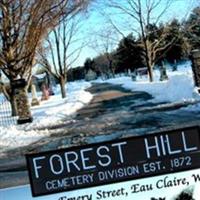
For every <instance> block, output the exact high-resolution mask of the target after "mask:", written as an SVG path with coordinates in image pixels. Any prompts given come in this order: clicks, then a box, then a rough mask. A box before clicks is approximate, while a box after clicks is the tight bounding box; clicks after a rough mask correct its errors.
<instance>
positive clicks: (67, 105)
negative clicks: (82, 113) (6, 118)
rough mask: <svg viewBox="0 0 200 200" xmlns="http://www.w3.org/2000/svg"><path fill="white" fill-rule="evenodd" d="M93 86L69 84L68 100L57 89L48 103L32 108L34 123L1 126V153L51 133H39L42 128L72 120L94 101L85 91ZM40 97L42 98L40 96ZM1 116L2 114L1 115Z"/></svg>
mask: <svg viewBox="0 0 200 200" xmlns="http://www.w3.org/2000/svg"><path fill="white" fill-rule="evenodd" d="M90 86H91V84H90V83H89V82H85V81H77V82H72V83H68V84H67V87H68V88H67V89H68V90H67V91H68V92H67V95H68V96H67V98H65V99H62V98H61V96H60V94H59V87H57V88H55V90H54V91H55V95H54V96H51V97H50V99H49V100H48V101H42V102H41V104H40V105H39V106H35V107H32V108H31V111H32V115H33V119H34V120H33V123H29V124H24V125H7V124H3V125H1V126H0V138H1V140H0V152H1V151H4V150H6V149H10V148H16V147H20V146H25V145H29V144H31V143H33V142H36V141H38V140H39V139H41V138H43V137H46V136H48V135H49V134H50V132H49V131H48V130H47V129H46V130H44V131H38V129H39V128H41V127H47V126H52V125H56V124H59V123H60V122H61V121H62V120H63V119H68V120H72V115H73V114H75V113H76V111H77V110H78V109H80V108H82V107H83V106H85V105H86V104H87V103H89V102H90V100H91V99H92V95H91V94H90V93H89V92H87V91H85V89H87V88H88V87H90ZM38 96H41V94H40V95H38ZM0 114H1V113H0Z"/></svg>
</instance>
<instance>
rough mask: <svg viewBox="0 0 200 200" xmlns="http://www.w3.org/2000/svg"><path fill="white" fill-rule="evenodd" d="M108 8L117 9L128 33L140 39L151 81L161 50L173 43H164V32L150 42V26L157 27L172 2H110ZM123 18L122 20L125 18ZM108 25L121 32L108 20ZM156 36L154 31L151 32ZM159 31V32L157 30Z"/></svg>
mask: <svg viewBox="0 0 200 200" xmlns="http://www.w3.org/2000/svg"><path fill="white" fill-rule="evenodd" d="M108 4H109V6H110V7H112V8H114V9H117V10H118V11H119V12H120V14H122V15H125V16H126V18H127V19H128V22H127V24H126V25H127V26H128V28H129V30H130V31H132V32H134V33H136V34H137V35H138V37H139V38H140V39H141V45H142V47H143V50H144V60H145V64H146V66H147V69H148V73H149V80H150V81H151V82H152V81H153V67H154V65H155V63H156V61H157V59H158V55H159V54H160V52H163V50H165V49H168V48H169V46H170V45H171V44H172V43H173V42H174V41H173V40H172V41H170V42H168V43H165V36H166V30H165V29H163V30H162V32H159V37H158V38H156V39H155V40H151V35H152V29H151V26H152V25H154V26H157V25H158V24H159V23H160V22H161V19H162V17H163V15H164V14H165V13H166V12H167V10H168V9H169V7H170V6H171V4H172V0H120V1H115V0H111V1H110V3H108ZM125 16H124V18H125ZM108 19H109V21H110V23H111V24H112V25H113V27H115V29H116V30H118V32H119V33H120V34H121V35H122V36H124V35H123V32H122V31H121V30H120V28H119V27H118V26H117V24H116V23H114V21H113V20H112V19H111V17H109V18H108ZM153 31H154V33H153V34H156V33H155V32H156V30H153ZM159 31H160V30H159Z"/></svg>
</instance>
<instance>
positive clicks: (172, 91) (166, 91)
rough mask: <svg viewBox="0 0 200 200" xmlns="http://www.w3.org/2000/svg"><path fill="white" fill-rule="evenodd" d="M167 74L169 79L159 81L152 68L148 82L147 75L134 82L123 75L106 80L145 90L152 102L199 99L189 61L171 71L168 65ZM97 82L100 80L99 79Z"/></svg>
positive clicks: (158, 75) (133, 88)
mask: <svg viewBox="0 0 200 200" xmlns="http://www.w3.org/2000/svg"><path fill="white" fill-rule="evenodd" d="M167 75H168V77H169V80H167V81H162V82H161V81H159V79H160V72H159V70H154V82H152V83H149V80H148V77H147V76H142V77H139V76H138V77H137V79H136V81H135V82H133V81H132V80H131V77H125V76H122V77H118V78H114V79H109V80H106V82H108V83H112V84H120V85H122V86H123V87H124V88H126V89H130V90H132V91H145V92H147V93H149V94H151V95H152V96H153V97H154V99H153V100H152V101H153V102H171V103H177V102H183V101H196V100H200V96H199V94H198V92H197V89H196V88H195V87H194V81H193V74H192V69H191V63H190V62H185V63H183V64H180V65H178V71H172V70H171V68H170V67H169V68H168V70H167ZM97 82H102V80H100V79H99V80H97Z"/></svg>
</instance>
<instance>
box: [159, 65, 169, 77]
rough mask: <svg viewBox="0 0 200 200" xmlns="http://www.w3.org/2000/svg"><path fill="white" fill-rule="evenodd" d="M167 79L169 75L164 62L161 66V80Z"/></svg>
mask: <svg viewBox="0 0 200 200" xmlns="http://www.w3.org/2000/svg"><path fill="white" fill-rule="evenodd" d="M165 80H168V76H167V70H166V66H165V63H164V62H162V65H161V67H160V81H165Z"/></svg>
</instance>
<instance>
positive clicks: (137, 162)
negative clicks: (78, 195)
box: [26, 127, 200, 196]
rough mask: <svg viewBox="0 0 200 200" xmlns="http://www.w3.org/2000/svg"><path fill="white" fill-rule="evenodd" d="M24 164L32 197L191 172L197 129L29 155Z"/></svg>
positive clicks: (198, 163)
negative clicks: (179, 172)
mask: <svg viewBox="0 0 200 200" xmlns="http://www.w3.org/2000/svg"><path fill="white" fill-rule="evenodd" d="M26 160H27V165H28V169H29V177H30V183H31V189H32V194H33V196H40V195H45V194H53V193H57V192H63V191H70V190H74V189H79V188H85V187H91V186H98V185H103V184H109V183H115V182H121V181H126V180H132V179H137V178H142V177H149V176H155V175H161V174H167V173H171V172H178V171H184V170H189V169H195V168H199V167H200V138H199V128H198V127H190V128H186V129H178V130H173V131H168V132H162V133H157V134H151V135H145V136H140V137H130V138H125V139H120V140H115V141H110V142H103V143H97V144H91V145H85V146H80V147H72V148H66V149H60V150H55V151H49V152H42V153H38V154H28V155H26ZM160 185H161V184H159V185H158V186H160ZM161 186H162V185H161ZM135 187H136V186H135ZM135 187H134V188H133V191H134V190H137V188H136V189H135Z"/></svg>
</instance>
